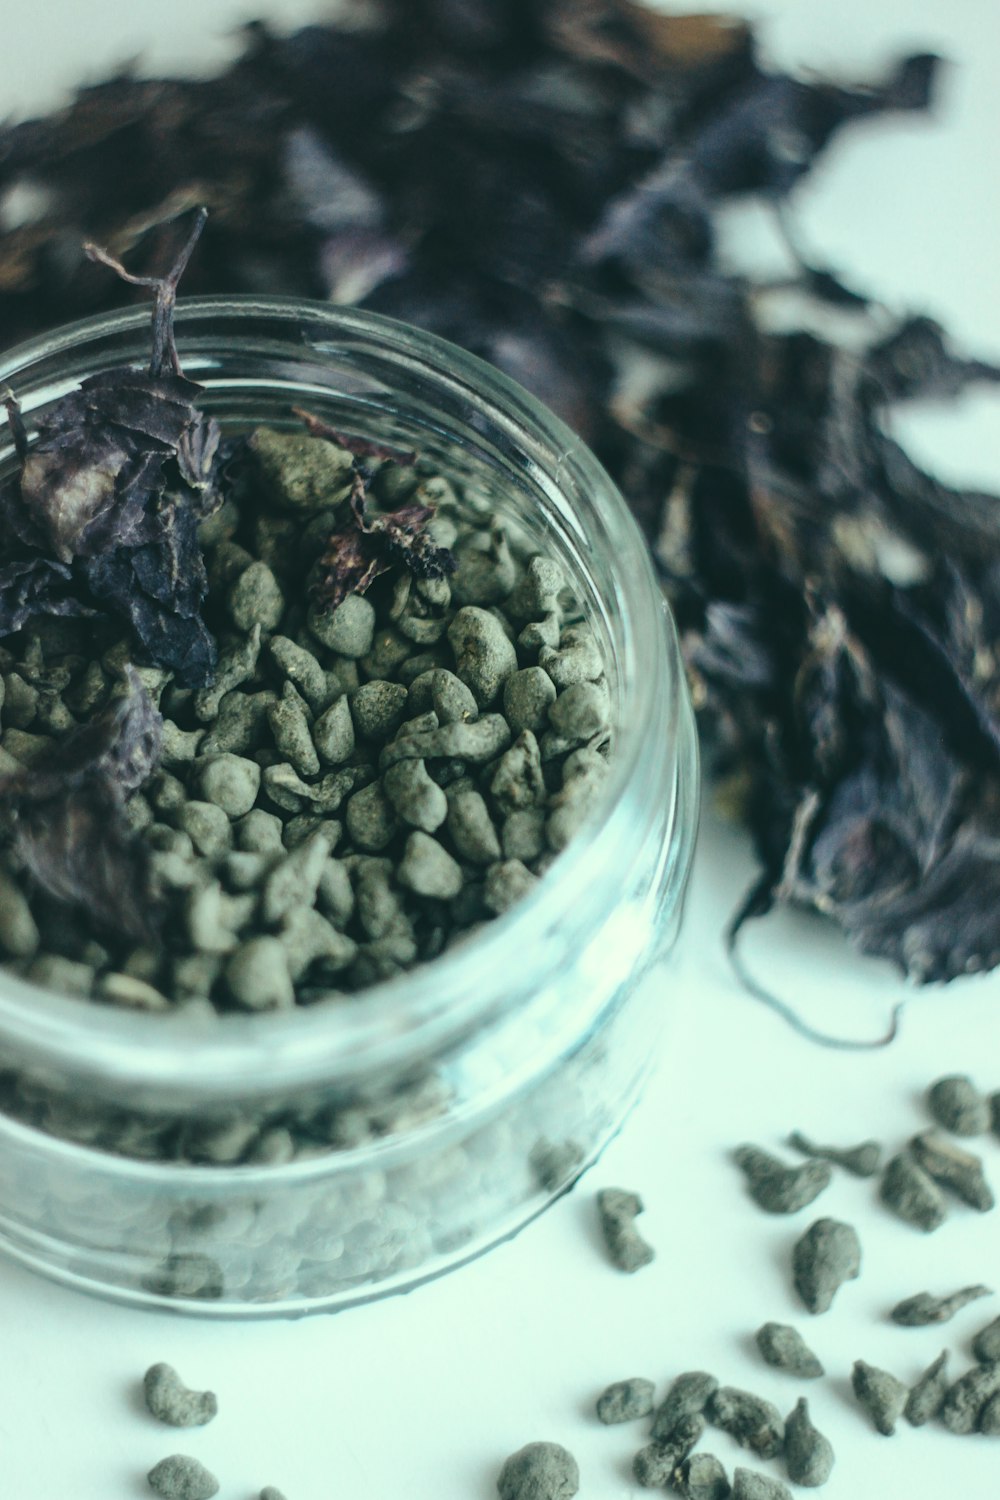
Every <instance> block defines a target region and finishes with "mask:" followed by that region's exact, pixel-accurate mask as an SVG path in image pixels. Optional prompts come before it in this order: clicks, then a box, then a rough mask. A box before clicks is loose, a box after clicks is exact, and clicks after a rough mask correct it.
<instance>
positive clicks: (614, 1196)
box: [597, 1188, 656, 1273]
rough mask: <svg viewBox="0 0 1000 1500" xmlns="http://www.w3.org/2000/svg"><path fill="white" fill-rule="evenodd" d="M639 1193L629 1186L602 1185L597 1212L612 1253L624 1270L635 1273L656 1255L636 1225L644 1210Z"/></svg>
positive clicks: (612, 1256)
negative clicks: (604, 1186)
mask: <svg viewBox="0 0 1000 1500" xmlns="http://www.w3.org/2000/svg"><path fill="white" fill-rule="evenodd" d="M643 1206H644V1205H643V1201H642V1199H641V1198H640V1197H639V1194H638V1193H630V1192H628V1190H627V1189H625V1188H602V1190H601V1191H600V1192H599V1193H598V1195H597V1214H598V1219H599V1221H600V1225H601V1233H602V1235H603V1237H604V1243H605V1245H606V1246H607V1250H608V1254H609V1256H610V1257H611V1260H612V1262H613V1264H614V1265H616V1266H617V1267H618V1269H619V1270H620V1271H628V1272H629V1273H632V1272H634V1271H638V1270H639V1269H640V1268H641V1267H642V1266H648V1265H649V1263H650V1261H651V1260H652V1259H653V1257H654V1255H655V1253H656V1252H655V1251H654V1249H653V1247H652V1245H648V1244H647V1243H646V1241H645V1240H644V1239H643V1238H642V1236H641V1235H640V1233H639V1231H638V1230H637V1229H636V1227H635V1220H636V1218H637V1217H638V1215H639V1214H641V1213H642V1211H643Z"/></svg>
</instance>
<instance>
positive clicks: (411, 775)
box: [382, 760, 448, 833]
mask: <svg viewBox="0 0 1000 1500" xmlns="http://www.w3.org/2000/svg"><path fill="white" fill-rule="evenodd" d="M382 788H383V790H384V792H385V795H386V796H387V797H388V799H389V801H390V802H391V803H392V805H393V807H394V808H395V810H396V812H397V813H398V815H399V817H400V818H401V819H402V821H403V822H404V823H408V824H409V825H410V827H411V828H420V829H422V830H423V831H424V833H434V832H435V830H436V829H438V828H440V827H441V824H442V823H443V822H444V820H445V818H446V817H447V816H448V798H447V797H446V796H445V794H444V791H443V790H442V788H441V787H439V786H438V784H437V782H436V781H434V780H433V779H432V778H431V776H430V774H429V773H428V770H427V767H426V766H425V764H424V762H423V761H422V760H401V761H397V763H396V764H395V765H394V766H390V767H389V769H388V771H386V773H385V775H384V776H383V778H382Z"/></svg>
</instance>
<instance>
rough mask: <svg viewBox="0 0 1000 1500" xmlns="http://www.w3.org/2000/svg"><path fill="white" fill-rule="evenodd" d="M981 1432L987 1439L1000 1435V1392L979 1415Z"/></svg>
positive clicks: (991, 1398) (992, 1397)
mask: <svg viewBox="0 0 1000 1500" xmlns="http://www.w3.org/2000/svg"><path fill="white" fill-rule="evenodd" d="M979 1431H980V1432H981V1433H983V1434H985V1436H987V1437H997V1436H998V1435H1000V1391H998V1392H997V1394H996V1395H995V1396H991V1397H990V1399H989V1400H988V1401H987V1403H986V1405H985V1406H984V1407H983V1409H982V1411H981V1412H980V1413H979Z"/></svg>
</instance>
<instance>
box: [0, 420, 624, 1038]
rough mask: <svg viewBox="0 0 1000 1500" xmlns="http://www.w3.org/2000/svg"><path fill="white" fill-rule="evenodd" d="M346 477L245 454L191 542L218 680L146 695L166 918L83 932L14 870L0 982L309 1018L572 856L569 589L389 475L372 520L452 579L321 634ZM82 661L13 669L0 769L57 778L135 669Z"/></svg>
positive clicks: (61, 638)
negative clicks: (159, 738) (450, 568)
mask: <svg viewBox="0 0 1000 1500" xmlns="http://www.w3.org/2000/svg"><path fill="white" fill-rule="evenodd" d="M352 462H353V460H352V455H351V453H349V452H348V451H347V450H346V449H344V448H341V447H339V446H338V445H337V444H336V443H335V442H333V441H329V440H327V439H326V438H321V437H316V436H307V435H300V434H297V433H285V432H279V431H273V430H271V429H258V430H257V432H256V433H254V434H253V435H252V436H251V438H250V439H249V441H248V443H247V444H246V446H245V449H244V450H243V452H242V459H241V463H240V464H238V465H234V468H235V470H236V471H237V479H236V480H235V481H234V483H233V484H232V485H231V487H230V492H229V497H228V498H227V500H226V501H225V503H224V505H223V506H222V508H221V510H219V511H218V512H217V513H216V514H215V515H214V516H213V517H212V518H211V519H210V520H209V521H207V522H205V523H204V524H203V527H202V536H201V540H202V544H203V547H204V550H205V554H206V561H207V567H208V575H209V584H210V592H209V597H208V600H207V605H206V609H205V615H206V620H207V622H208V623H209V625H210V626H211V628H212V629H213V631H214V633H215V635H216V638H217V640H218V641H219V646H220V651H219V661H218V669H217V672H216V675H215V679H214V681H213V682H212V684H211V685H210V686H208V687H204V688H201V689H199V690H191V689H186V688H181V687H178V686H177V684H176V683H175V682H174V681H173V680H172V678H171V676H170V674H169V673H167V672H165V671H163V670H159V669H152V668H141V667H140V675H141V677H142V681H143V684H144V686H145V688H146V690H147V691H148V692H149V694H150V696H151V697H152V699H153V701H154V703H156V704H157V705H158V707H159V709H160V711H161V713H162V715H163V749H162V758H161V761H160V764H159V767H158V769H157V770H156V771H155V772H154V773H153V775H152V776H151V777H150V779H149V780H148V781H147V782H146V783H145V785H144V786H143V787H142V789H141V790H140V791H139V792H138V793H136V794H135V795H134V796H133V797H132V798H131V800H130V801H129V804H128V812H129V818H130V821H131V825H132V827H133V829H134V830H135V831H136V833H137V834H138V836H139V838H140V839H141V840H142V841H143V844H144V846H145V849H146V851H147V852H148V855H149V866H150V869H151V872H152V877H153V883H154V888H155V890H156V893H157V898H158V899H159V900H160V901H161V902H162V904H163V908H164V910H165V918H164V920H163V922H162V924H161V927H160V931H159V933H158V934H157V935H156V940H150V941H141V942H136V941H135V940H131V941H130V940H128V939H126V938H124V937H123V936H122V935H121V934H119V933H116V932H114V931H107V930H102V931H95V930H93V928H92V927H90V926H88V924H87V921H86V920H85V919H84V918H83V917H82V916H81V915H78V914H77V913H75V912H74V910H73V909H72V908H68V907H67V906H66V904H65V903H63V902H60V901H56V900H54V899H53V898H52V897H51V896H47V895H45V894H44V893H43V892H41V891H39V890H38V889H37V888H34V887H33V885H32V882H31V880H30V878H29V876H28V874H27V872H26V871H24V870H23V869H20V868H18V867H17V864H16V862H15V860H14V857H13V854H12V848H11V846H10V845H9V844H7V845H5V846H4V847H3V848H0V953H2V955H3V962H4V964H5V965H6V966H7V967H9V968H11V969H13V970H14V971H15V972H17V973H18V974H21V975H23V976H25V977H26V978H27V979H29V980H31V981H34V982H36V983H38V984H41V985H45V986H47V987H50V988H53V989H56V990H59V991H61V992H63V993H65V994H70V995H74V996H78V997H81V998H84V999H89V1000H91V1001H95V1002H98V1003H100V1004H106V1005H117V1006H123V1007H129V1008H132V1009H137V1010H144V1011H169V1010H173V1009H176V1008H177V1007H188V1008H192V1009H199V1008H200V1009H204V1008H206V1007H207V1006H211V1007H212V1008H213V1009H214V1010H215V1011H218V1012H232V1011H243V1012H247V1011H250V1012H253V1011H275V1010H287V1009H290V1008H292V1007H294V1006H296V1005H298V1006H302V1005H309V1004H311V1003H314V1002H316V1001H319V1000H324V999H329V998H331V997H337V996H344V995H347V994H353V993H355V992H357V991H360V990H363V989H365V988H366V987H368V986H370V985H373V984H375V983H377V982H379V981H381V980H386V979H390V978H392V977H394V976H396V975H399V974H401V973H403V972H405V971H406V970H409V969H410V968H412V967H413V966H414V965H415V964H418V963H422V962H426V961H428V960H430V959H433V958H435V957H436V956H437V955H439V954H440V953H442V952H443V951H444V950H445V949H446V948H448V947H450V946H451V945H453V944H454V943H456V942H457V941H459V940H460V939H462V938H464V937H467V936H468V935H469V934H470V933H472V932H474V931H475V930H476V929H477V928H478V927H479V926H480V925H481V924H483V923H484V922H486V921H488V920H490V919H491V918H493V917H495V916H498V915H500V914H502V913H503V912H505V911H507V910H508V908H510V907H511V906H512V905H514V904H515V903H516V902H518V901H520V900H522V899H523V898H524V897H526V896H527V895H529V894H530V892H531V891H532V890H533V889H534V887H535V886H536V884H537V882H538V880H539V878H540V877H541V876H542V875H544V873H545V872H546V870H547V869H548V867H549V866H550V864H551V863H552V861H553V860H554V859H555V858H556V856H557V855H558V854H559V852H560V851H561V850H562V849H563V848H564V847H565V845H566V844H567V843H568V842H569V840H570V839H571V838H572V837H573V835H574V833H575V832H576V830H577V828H578V827H579V826H580V824H581V822H582V821H583V819H584V818H585V817H586V815H587V812H588V810H589V808H590V807H591V805H592V803H593V800H594V797H595V795H596V794H597V792H598V790H599V788H600V786H601V783H602V781H603V779H604V776H605V773H606V767H607V754H608V745H609V721H610V712H609V699H608V690H607V686H606V681H605V675H604V665H605V664H604V660H603V657H602V653H601V650H600V649H599V646H598V642H597V640H596V638H595V636H594V634H593V632H592V631H591V629H590V628H589V626H588V623H587V621H586V620H585V619H584V618H583V615H582V612H581V609H580V607H579V603H578V601H577V599H576V598H575V597H574V595H573V593H572V591H571V590H570V589H569V588H568V587H567V583H566V579H565V578H564V575H563V573H562V571H561V569H560V567H559V566H558V564H557V562H556V561H555V560H554V559H553V558H551V557H548V556H546V555H544V554H540V553H538V552H537V551H535V550H533V548H532V547H531V546H529V545H528V544H527V543H526V542H525V541H524V539H523V538H521V537H515V536H513V535H510V534H508V533H507V532H506V531H505V530H504V528H503V527H502V526H500V525H498V524H496V522H495V521H494V519H493V507H492V506H491V505H490V504H489V503H488V502H487V501H486V499H485V498H484V497H480V496H478V495H476V494H473V493H471V492H469V491H467V490H463V489H462V487H461V486H460V485H458V484H457V483H455V484H453V483H452V482H451V481H450V480H449V478H448V477H447V476H446V475H443V474H441V473H439V472H437V471H435V470H433V469H430V468H428V466H426V465H423V466H421V465H420V464H419V463H418V464H417V465H416V466H408V465H406V464H403V463H397V462H395V461H393V460H388V459H387V460H380V461H379V463H378V464H377V465H374V468H375V473H374V477H373V479H372V481H371V492H372V494H373V495H374V496H375V497H376V498H377V499H378V500H379V501H380V502H381V503H384V504H386V505H390V506H392V507H397V506H399V505H400V504H401V503H403V502H406V503H407V504H413V505H419V506H423V507H428V509H429V510H431V511H433V512H434V517H433V520H432V521H431V522H430V523H429V526H428V533H429V535H431V536H432V537H433V540H434V542H435V544H436V545H437V546H439V547H446V548H448V549H450V550H451V552H452V555H453V556H454V559H455V561H456V563H457V566H456V569H455V571H454V573H453V574H452V575H451V576H450V577H435V578H422V577H418V576H413V575H412V574H411V573H409V572H406V571H403V570H400V569H396V570H394V571H393V572H391V573H389V574H387V575H386V576H384V577H381V578H378V579H376V581H375V583H374V585H373V586H372V587H371V589H370V591H369V592H368V593H366V594H364V595H362V594H360V593H352V594H349V595H348V597H347V598H346V599H344V601H343V602H342V603H341V604H340V605H339V607H337V608H334V609H332V610H326V611H324V609H323V608H322V605H321V604H320V603H317V602H316V600H315V599H312V600H311V598H310V577H311V570H312V572H313V573H314V572H315V570H316V568H317V567H318V559H319V557H320V555H321V553H322V549H323V546H324V541H325V539H327V538H329V536H330V534H331V531H332V530H334V529H335V527H336V526H337V524H338V518H339V517H340V516H341V515H342V513H343V508H344V506H345V504H346V500H347V496H348V493H349V486H350V478H351V472H352ZM91 637H92V638H91V640H90V642H89V643H88V642H87V633H86V629H85V628H84V627H81V625H80V624H79V622H76V621H74V622H72V626H71V628H67V625H66V622H61V621H49V622H46V623H45V624H40V625H37V626H33V627H32V628H30V629H26V630H25V631H24V632H22V634H21V635H20V636H17V637H11V638H9V639H8V640H7V641H6V642H5V643H4V644H3V646H2V648H0V671H2V694H3V702H2V707H0V725H2V729H0V769H3V768H6V769H12V768H13V767H14V766H15V764H16V765H17V766H30V765H31V764H32V763H33V762H36V761H38V760H39V759H40V758H44V756H45V755H46V753H47V751H48V750H49V748H50V747H51V745H52V743H53V742H54V741H58V740H60V739H61V738H62V737H64V736H66V735H67V734H69V733H70V732H72V731H73V730H74V729H75V728H76V727H77V726H78V725H79V724H80V723H83V722H85V721H87V720H88V718H90V717H91V716H93V715H94V714H95V713H97V712H99V711H100V709H101V708H102V707H103V706H104V705H106V704H107V702H108V701H109V700H110V699H111V698H112V697H113V695H114V694H115V692H116V689H117V685H118V683H119V681H120V675H121V672H122V670H123V668H124V666H125V664H126V661H127V660H128V657H129V647H128V645H127V643H126V642H125V641H124V640H120V639H113V638H111V639H108V638H107V637H106V635H105V636H102V634H101V631H100V629H98V628H96V627H95V628H94V629H93V631H92V632H91ZM81 643H84V644H81ZM91 647H92V649H91Z"/></svg>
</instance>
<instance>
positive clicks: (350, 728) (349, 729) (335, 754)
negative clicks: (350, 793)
mask: <svg viewBox="0 0 1000 1500" xmlns="http://www.w3.org/2000/svg"><path fill="white" fill-rule="evenodd" d="M312 739H313V744H314V745H315V747H316V753H317V755H318V756H319V758H320V760H322V761H325V762H326V764H327V765H330V766H339V765H342V764H343V762H344V761H345V760H347V758H348V757H349V756H350V755H351V753H352V752H353V750H354V720H353V719H352V717H351V706H350V703H349V702H348V700H347V698H346V697H342V698H338V699H336V701H335V702H333V703H331V704H330V707H329V708H328V709H326V710H325V711H324V712H323V713H321V714H320V716H319V718H318V719H317V720H316V721H315V723H314V724H313V726H312Z"/></svg>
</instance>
